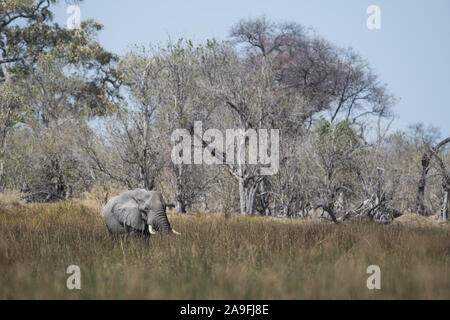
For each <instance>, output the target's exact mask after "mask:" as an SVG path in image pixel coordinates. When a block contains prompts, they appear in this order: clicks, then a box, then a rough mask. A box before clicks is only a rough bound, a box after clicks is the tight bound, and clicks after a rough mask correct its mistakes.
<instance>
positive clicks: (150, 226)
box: [102, 189, 180, 236]
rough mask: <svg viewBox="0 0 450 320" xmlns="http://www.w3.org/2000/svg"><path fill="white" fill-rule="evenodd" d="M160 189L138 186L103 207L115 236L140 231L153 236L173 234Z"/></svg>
mask: <svg viewBox="0 0 450 320" xmlns="http://www.w3.org/2000/svg"><path fill="white" fill-rule="evenodd" d="M166 206H167V205H166V203H165V202H164V199H163V197H162V194H161V192H158V191H147V190H144V189H135V190H131V191H127V192H124V193H122V194H121V195H118V196H116V197H114V198H111V199H110V200H109V201H108V202H107V203H106V205H105V206H104V208H103V211H102V216H103V218H104V219H105V222H106V227H107V228H108V230H109V232H110V233H111V234H113V235H118V234H126V233H138V234H141V235H146V236H150V235H151V234H155V233H156V232H162V233H174V234H178V235H179V234H180V233H178V232H176V231H175V230H174V229H172V227H171V226H170V223H169V219H167V215H166Z"/></svg>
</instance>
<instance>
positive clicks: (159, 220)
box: [133, 190, 180, 235]
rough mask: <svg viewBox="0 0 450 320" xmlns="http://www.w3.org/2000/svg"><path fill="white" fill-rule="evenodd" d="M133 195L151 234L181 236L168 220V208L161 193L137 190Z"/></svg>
mask: <svg viewBox="0 0 450 320" xmlns="http://www.w3.org/2000/svg"><path fill="white" fill-rule="evenodd" d="M135 191H136V192H135V193H134V195H133V198H134V199H135V201H136V203H137V204H138V209H139V213H140V214H141V217H142V219H143V220H144V221H146V225H147V226H148V231H149V232H150V234H155V233H156V232H162V233H169V232H172V233H174V234H177V235H180V233H179V232H177V231H175V230H174V229H172V227H171V226H170V223H169V219H167V214H166V208H167V204H166V203H165V202H164V199H163V196H162V194H161V192H157V191H146V190H135Z"/></svg>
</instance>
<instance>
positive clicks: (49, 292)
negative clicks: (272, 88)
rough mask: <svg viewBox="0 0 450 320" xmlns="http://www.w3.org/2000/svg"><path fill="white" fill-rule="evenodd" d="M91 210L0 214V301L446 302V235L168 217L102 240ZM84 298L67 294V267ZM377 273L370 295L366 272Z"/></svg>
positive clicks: (60, 206)
mask: <svg viewBox="0 0 450 320" xmlns="http://www.w3.org/2000/svg"><path fill="white" fill-rule="evenodd" d="M94 207H95V206H85V205H82V204H80V203H77V202H63V203H56V204H50V205H24V206H17V207H13V206H8V207H6V206H1V207H0V288H1V289H0V299H27V298H30V299H80V298H84V299H128V298H135V299H381V298H384V299H393V298H399V299H431V298H435V299H449V298H450V290H449V288H450V277H449V273H448V270H449V264H450V259H449V253H450V250H449V240H450V239H449V226H448V225H441V226H438V227H436V226H434V225H432V224H429V225H427V226H426V227H423V226H420V227H419V226H417V225H414V224H410V223H402V220H398V222H397V223H395V224H392V225H390V226H382V225H378V224H373V223H352V224H346V225H333V224H328V223H315V222H311V221H309V222H302V221H290V220H283V219H270V218H256V217H230V218H229V219H224V218H223V217H220V216H212V215H203V214H202V215H200V214H199V215H177V214H170V215H169V219H170V220H171V222H172V224H173V226H174V228H175V229H177V230H178V231H180V232H182V233H183V235H182V236H180V237H176V236H159V235H157V236H154V237H152V238H151V239H144V238H139V237H135V236H126V237H123V238H119V239H115V240H114V239H111V237H110V236H109V234H108V233H107V231H106V228H105V226H104V223H103V221H102V219H101V217H100V215H99V211H98V210H97V209H94ZM71 264H76V265H78V266H80V268H81V272H82V275H81V283H82V288H81V290H79V291H70V290H68V289H67V288H66V280H67V277H68V275H67V274H66V268H67V266H69V265H71ZM372 264H376V265H379V266H380V268H381V273H382V274H381V279H382V280H381V285H382V289H381V290H379V291H371V290H368V289H367V287H366V280H367V277H368V275H367V274H366V269H367V267H368V266H369V265H372Z"/></svg>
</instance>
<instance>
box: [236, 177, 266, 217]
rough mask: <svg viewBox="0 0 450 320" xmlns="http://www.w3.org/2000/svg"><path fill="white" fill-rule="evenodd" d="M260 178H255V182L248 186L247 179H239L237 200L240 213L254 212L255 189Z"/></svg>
mask: <svg viewBox="0 0 450 320" xmlns="http://www.w3.org/2000/svg"><path fill="white" fill-rule="evenodd" d="M261 182H262V178H261V177H259V178H257V179H256V181H255V183H254V184H253V185H252V186H250V187H249V183H250V181H249V179H246V178H243V179H239V200H240V207H241V215H244V216H245V215H247V214H250V215H253V214H254V213H255V198H256V191H257V190H258V188H259V185H260V183H261Z"/></svg>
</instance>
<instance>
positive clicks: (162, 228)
mask: <svg viewBox="0 0 450 320" xmlns="http://www.w3.org/2000/svg"><path fill="white" fill-rule="evenodd" d="M150 216H152V219H151V220H150V219H149V221H148V226H149V231H150V233H151V234H154V233H155V232H156V231H159V232H162V233H170V232H171V233H174V234H177V235H181V233H179V232H177V231H175V230H174V229H172V227H171V226H170V223H169V219H168V218H167V214H166V210H164V209H163V210H161V211H157V212H155V213H154V215H150Z"/></svg>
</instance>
